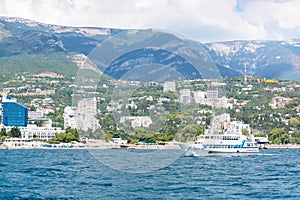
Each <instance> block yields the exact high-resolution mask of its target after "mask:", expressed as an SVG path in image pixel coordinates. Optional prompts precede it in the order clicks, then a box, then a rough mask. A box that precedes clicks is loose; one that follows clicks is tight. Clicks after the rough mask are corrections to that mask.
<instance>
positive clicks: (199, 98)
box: [193, 90, 206, 104]
mask: <svg viewBox="0 0 300 200" xmlns="http://www.w3.org/2000/svg"><path fill="white" fill-rule="evenodd" d="M205 94H206V92H204V91H200V90H197V91H193V96H194V101H195V103H202V104H203V102H204V100H205Z"/></svg>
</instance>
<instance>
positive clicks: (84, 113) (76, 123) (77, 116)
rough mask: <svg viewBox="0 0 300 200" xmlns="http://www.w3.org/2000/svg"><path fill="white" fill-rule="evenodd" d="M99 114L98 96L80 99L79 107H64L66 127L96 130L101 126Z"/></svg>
mask: <svg viewBox="0 0 300 200" xmlns="http://www.w3.org/2000/svg"><path fill="white" fill-rule="evenodd" d="M96 115H97V100H96V98H84V99H81V100H79V101H78V106H77V107H71V106H68V107H66V108H65V109H64V114H63V117H64V127H65V128H66V127H70V128H76V129H79V130H84V131H87V130H88V129H91V130H92V131H95V130H97V129H99V128H100V124H99V120H98V119H97V118H96Z"/></svg>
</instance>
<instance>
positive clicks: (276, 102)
mask: <svg viewBox="0 0 300 200" xmlns="http://www.w3.org/2000/svg"><path fill="white" fill-rule="evenodd" d="M290 100H291V98H287V97H273V98H272V100H271V103H270V106H271V107H272V108H273V109H278V108H283V107H284V106H285V104H287V103H288V102H289V101H290Z"/></svg>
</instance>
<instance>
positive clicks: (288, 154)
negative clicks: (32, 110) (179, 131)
mask: <svg viewBox="0 0 300 200" xmlns="http://www.w3.org/2000/svg"><path fill="white" fill-rule="evenodd" d="M120 151H124V150H120ZM170 151H175V150H170ZM114 152H115V153H117V152H118V151H114ZM140 153H143V152H140ZM0 157H1V159H0V199H300V151H299V150H263V151H261V152H260V153H257V154H248V155H244V154H238V155H216V156H209V157H185V156H183V155H182V156H180V157H179V158H178V159H177V160H175V161H174V162H173V163H171V164H169V165H167V166H165V167H163V168H161V169H159V170H155V171H152V172H148V173H128V172H126V171H118V170H114V169H111V168H110V167H109V166H106V165H104V164H103V163H101V162H100V161H99V160H97V159H95V158H94V157H93V156H92V155H91V153H90V152H89V151H88V150H0ZM153 164H155V163H153Z"/></svg>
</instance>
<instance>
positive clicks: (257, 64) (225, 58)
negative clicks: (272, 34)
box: [205, 39, 300, 80]
mask: <svg viewBox="0 0 300 200" xmlns="http://www.w3.org/2000/svg"><path fill="white" fill-rule="evenodd" d="M205 45H206V46H207V48H208V49H209V50H210V51H209V53H210V54H211V56H212V58H213V59H214V60H215V62H216V63H217V64H220V65H222V66H228V67H229V68H230V69H232V70H235V71H239V72H241V73H242V72H243V71H244V65H246V67H247V74H249V75H255V76H260V77H267V78H278V79H289V78H291V79H295V78H296V79H298V80H299V76H300V73H299V72H300V41H299V40H296V39H295V40H290V41H258V40H253V41H228V42H217V43H207V44H205Z"/></svg>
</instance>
